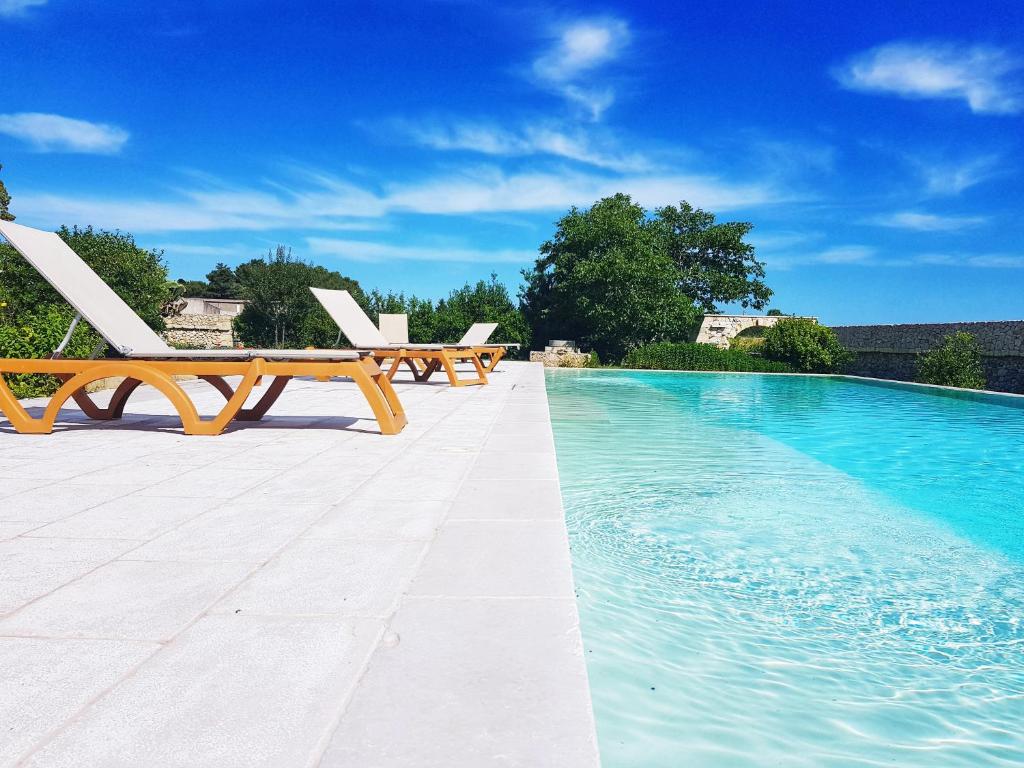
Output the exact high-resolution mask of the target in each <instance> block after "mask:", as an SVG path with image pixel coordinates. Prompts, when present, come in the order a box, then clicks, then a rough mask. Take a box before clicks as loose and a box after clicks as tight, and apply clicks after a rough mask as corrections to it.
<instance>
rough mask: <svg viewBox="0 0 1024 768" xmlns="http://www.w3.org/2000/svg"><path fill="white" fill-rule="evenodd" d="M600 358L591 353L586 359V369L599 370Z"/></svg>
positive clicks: (595, 353)
mask: <svg viewBox="0 0 1024 768" xmlns="http://www.w3.org/2000/svg"><path fill="white" fill-rule="evenodd" d="M600 367H601V358H600V356H599V355H598V354H597V352H591V353H590V357H588V358H587V368H600Z"/></svg>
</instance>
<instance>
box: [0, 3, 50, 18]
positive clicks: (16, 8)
mask: <svg viewBox="0 0 1024 768" xmlns="http://www.w3.org/2000/svg"><path fill="white" fill-rule="evenodd" d="M46 3H47V0H0V17H3V16H21V15H23V14H24V13H25V11H27V10H28V9H29V8H35V7H36V6H39V5H46Z"/></svg>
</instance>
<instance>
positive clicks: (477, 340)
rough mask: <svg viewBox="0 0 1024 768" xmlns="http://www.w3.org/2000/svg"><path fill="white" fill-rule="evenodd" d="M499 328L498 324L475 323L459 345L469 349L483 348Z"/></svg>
mask: <svg viewBox="0 0 1024 768" xmlns="http://www.w3.org/2000/svg"><path fill="white" fill-rule="evenodd" d="M497 327H498V324H497V323H473V325H471V326H470V328H469V330H468V331H466V335H465V336H463V337H462V339H461V341H459V344H461V345H464V346H467V347H482V346H483V345H484V344H486V343H487V340H488V339H489V338H491V334H492V333H494V329H495V328H497Z"/></svg>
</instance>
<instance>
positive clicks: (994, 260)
mask: <svg viewBox="0 0 1024 768" xmlns="http://www.w3.org/2000/svg"><path fill="white" fill-rule="evenodd" d="M914 262H915V263H917V264H923V265H926V266H942V267H975V268H977V269H1024V255H1020V254H1013V253H974V254H950V253H924V254H920V255H918V256H915V257H914Z"/></svg>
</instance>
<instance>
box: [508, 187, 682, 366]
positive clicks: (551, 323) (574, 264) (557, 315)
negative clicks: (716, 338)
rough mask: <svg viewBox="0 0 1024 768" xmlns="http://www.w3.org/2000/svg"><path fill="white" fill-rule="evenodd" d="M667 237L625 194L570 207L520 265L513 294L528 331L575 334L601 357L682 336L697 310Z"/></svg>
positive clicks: (550, 335)
mask: <svg viewBox="0 0 1024 768" xmlns="http://www.w3.org/2000/svg"><path fill="white" fill-rule="evenodd" d="M669 241H670V239H669V238H668V237H666V236H665V234H664V229H663V228H662V227H660V226H659V225H658V224H657V223H656V222H654V221H652V220H651V219H649V218H648V217H647V212H646V211H645V210H644V209H643V208H642V207H641V206H639V205H637V204H636V203H634V202H633V201H632V200H631V199H630V197H629V196H628V195H623V194H618V195H614V196H612V197H608V198H604V199H603V200H599V201H598V202H596V203H594V205H593V206H592V207H591V208H589V209H587V210H582V211H581V210H579V209H577V208H573V209H572V210H570V211H569V213H568V214H567V215H566V216H564V217H562V219H560V220H559V222H558V228H557V231H556V232H555V235H554V237H553V238H552V239H551V240H549V241H547V242H545V243H544V244H543V245H541V247H540V253H541V256H540V258H538V259H537V261H536V263H535V265H534V267H533V269H532V270H524V271H523V277H524V278H525V279H526V285H525V286H524V288H523V289H522V292H521V295H520V298H521V301H522V306H523V310H524V312H525V315H526V319H527V321H528V322H529V324H530V327H531V329H532V331H533V337H534V338H536V339H538V340H543V339H547V338H571V339H576V340H577V341H579V342H580V343H581V344H582V345H583V346H585V347H589V348H591V349H593V350H595V351H597V353H598V354H599V355H600V356H601V357H605V358H608V357H611V358H621V357H622V355H623V354H624V353H625V352H626V351H627V350H629V349H631V348H633V347H635V346H639V345H641V344H646V343H649V342H652V341H661V340H671V339H679V338H686V337H687V336H688V334H689V330H690V328H691V327H692V326H693V325H694V324H695V322H696V320H697V314H698V311H697V308H696V306H695V305H694V302H693V299H692V298H691V297H689V296H687V295H685V294H684V293H683V292H682V291H681V290H680V281H681V274H680V270H679V268H678V266H677V264H676V262H675V261H673V258H672V256H671V255H670V254H669V251H668V248H667V245H668V243H669Z"/></svg>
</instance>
